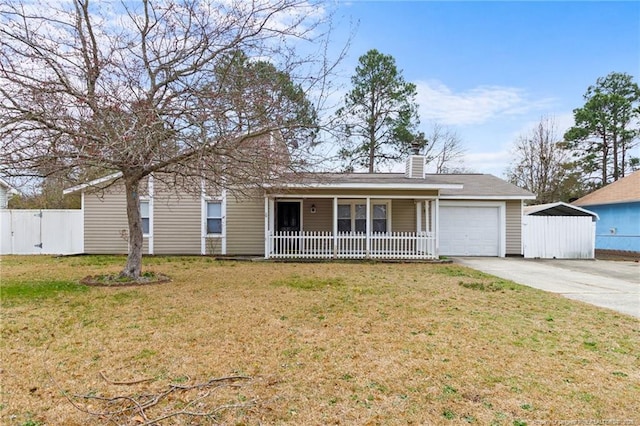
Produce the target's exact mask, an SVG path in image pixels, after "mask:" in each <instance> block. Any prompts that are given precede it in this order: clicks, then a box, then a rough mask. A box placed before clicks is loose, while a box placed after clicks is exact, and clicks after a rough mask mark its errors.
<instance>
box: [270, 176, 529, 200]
mask: <svg viewBox="0 0 640 426" xmlns="http://www.w3.org/2000/svg"><path fill="white" fill-rule="evenodd" d="M407 179H409V178H407ZM267 187H268V188H269V187H274V185H269V186H267ZM278 187H281V188H313V189H413V190H423V189H463V185H462V184H461V183H440V184H438V183H422V184H419V183H415V182H414V183H384V182H378V183H289V184H286V183H285V184H281V185H278ZM534 198H535V197H534Z"/></svg>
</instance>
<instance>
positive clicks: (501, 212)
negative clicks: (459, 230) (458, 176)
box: [436, 200, 507, 257]
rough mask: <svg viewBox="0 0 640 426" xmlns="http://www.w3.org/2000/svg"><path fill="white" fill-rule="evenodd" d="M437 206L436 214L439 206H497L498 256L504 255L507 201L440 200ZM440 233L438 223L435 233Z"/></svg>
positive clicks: (505, 248) (505, 247)
mask: <svg viewBox="0 0 640 426" xmlns="http://www.w3.org/2000/svg"><path fill="white" fill-rule="evenodd" d="M439 204H440V205H439V206H438V215H440V207H497V208H498V221H499V229H498V232H499V235H498V256H499V257H505V256H506V250H507V235H506V233H507V203H506V202H505V201H495V202H493V201H468V202H464V201H448V200H440V203H439ZM436 235H438V236H439V235H440V225H439V223H438V228H437V233H436Z"/></svg>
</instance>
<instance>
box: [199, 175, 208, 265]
mask: <svg viewBox="0 0 640 426" xmlns="http://www.w3.org/2000/svg"><path fill="white" fill-rule="evenodd" d="M200 254H202V255H206V254H207V196H206V194H205V191H204V186H202V190H201V191H200Z"/></svg>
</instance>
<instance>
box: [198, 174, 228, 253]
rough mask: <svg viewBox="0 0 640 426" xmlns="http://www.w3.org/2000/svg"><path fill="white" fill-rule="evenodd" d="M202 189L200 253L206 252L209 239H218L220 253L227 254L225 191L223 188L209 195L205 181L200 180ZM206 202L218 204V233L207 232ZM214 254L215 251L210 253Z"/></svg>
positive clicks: (207, 212)
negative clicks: (218, 192)
mask: <svg viewBox="0 0 640 426" xmlns="http://www.w3.org/2000/svg"><path fill="white" fill-rule="evenodd" d="M201 188H202V190H201V192H200V200H201V201H200V225H201V230H200V233H201V242H200V253H201V254H203V255H206V254H207V242H208V241H209V240H220V254H221V255H225V254H227V191H226V189H223V190H222V192H221V193H220V195H216V196H209V195H207V194H206V190H205V182H204V181H203V182H202V186H201ZM208 203H219V204H220V227H221V230H220V233H219V234H209V233H208V232H207V219H208V214H209V210H208V208H207V204H208ZM211 254H215V253H211Z"/></svg>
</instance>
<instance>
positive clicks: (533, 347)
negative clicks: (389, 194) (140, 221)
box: [0, 256, 640, 425]
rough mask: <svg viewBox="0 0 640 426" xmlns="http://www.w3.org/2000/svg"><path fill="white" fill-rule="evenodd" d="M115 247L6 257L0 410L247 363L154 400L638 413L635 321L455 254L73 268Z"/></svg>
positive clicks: (549, 414) (423, 417)
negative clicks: (139, 280) (102, 279)
mask: <svg viewBox="0 0 640 426" xmlns="http://www.w3.org/2000/svg"><path fill="white" fill-rule="evenodd" d="M122 262H123V258H117V257H115V258H110V257H98V256H87V257H71V258H49V257H10V256H5V257H2V259H1V268H2V269H1V270H0V274H1V275H0V277H1V282H2V285H1V290H2V318H1V319H2V330H1V331H2V341H1V347H0V353H1V366H0V383H1V384H2V390H1V398H0V404H1V405H0V417H1V420H2V424H6V425H26V424H47V425H58V424H65V425H85V424H114V423H110V422H109V418H108V417H107V416H102V417H98V416H92V415H90V414H87V413H86V412H83V411H81V410H79V409H78V408H74V406H73V405H71V404H70V403H69V401H68V399H67V398H66V397H65V395H64V393H66V394H67V395H68V396H69V399H71V400H73V401H75V402H76V404H78V407H80V408H81V409H82V410H87V411H94V412H98V411H105V410H107V409H111V408H113V406H114V405H112V406H108V405H106V404H104V403H102V402H100V401H98V400H96V399H86V398H80V397H71V396H72V395H81V396H82V395H83V396H101V397H114V396H124V395H127V396H134V397H136V398H140V397H141V395H145V394H146V395H149V394H157V393H160V392H162V391H163V390H165V389H167V387H168V386H169V385H170V384H171V383H180V384H182V385H189V384H195V383H201V382H206V381H207V380H209V379H211V378H215V377H221V376H229V375H247V376H250V377H251V379H250V380H247V381H242V382H236V383H235V384H236V385H237V386H238V387H231V386H229V387H222V388H218V389H215V390H211V392H210V394H209V396H207V397H206V398H204V397H205V396H206V395H205V394H204V391H201V392H200V393H198V392H197V391H196V392H191V393H189V392H184V393H175V394H172V395H170V396H169V397H168V398H167V399H166V400H163V401H162V402H161V403H159V404H158V406H156V407H155V409H154V411H153V412H152V413H151V414H153V415H158V416H159V415H161V414H163V413H167V412H170V411H172V410H173V411H175V410H178V409H180V408H183V407H185V405H186V404H188V402H189V401H191V400H193V399H195V398H198V397H203V399H202V401H200V402H199V403H198V404H199V405H194V406H197V407H198V408H200V409H203V410H204V409H210V408H213V407H217V406H221V405H225V404H232V405H238V404H240V405H244V404H247V406H246V407H244V408H233V409H228V410H223V411H221V412H220V413H218V414H217V415H216V416H212V417H210V418H199V419H196V420H193V422H194V424H214V423H222V424H304V425H326V424H347V425H351V424H357V425H364V424H371V425H373V424H383V425H396V424H397V425H405V424H461V423H476V424H481V425H489V424H496V425H517V424H525V422H526V423H528V424H542V423H540V422H537V421H543V420H544V421H550V420H554V421H560V420H563V421H583V422H595V421H596V420H601V421H604V420H606V421H613V420H617V421H620V422H621V423H620V424H636V423H637V422H640V414H639V413H640V401H639V398H638V395H640V352H639V350H638V348H640V330H639V328H640V326H639V325H638V321H637V320H636V319H633V318H631V317H628V316H625V315H622V314H617V313H614V312H611V311H608V310H604V309H600V308H596V307H592V306H589V305H586V304H581V303H579V302H575V301H570V300H567V299H564V298H561V297H559V296H556V295H552V294H547V293H544V292H541V291H538V290H534V289H530V288H526V287H521V286H518V285H515V284H513V283H510V282H505V281H501V280H499V279H497V278H495V277H491V276H488V275H484V274H481V273H478V272H475V271H473V270H471V269H467V268H463V267H459V266H454V265H433V264H366V263H316V264H296V263H262V262H260V263H251V262H247V263H241V262H218V261H213V260H212V259H208V258H186V257H185V258H183V257H174V258H150V259H145V264H146V265H147V268H148V269H151V270H153V271H157V272H160V273H165V274H168V275H170V276H171V278H172V279H173V281H172V282H170V283H167V284H162V285H155V286H148V287H145V286H142V287H136V288H122V289H117V288H95V287H92V288H88V289H86V290H84V291H78V287H76V286H75V285H74V284H73V283H70V281H75V280H78V279H80V278H82V277H84V276H87V275H91V274H103V273H109V272H116V271H118V268H119V266H120V265H121V263H122ZM52 283H53V284H52ZM47 286H58V287H59V288H60V290H59V291H56V292H48V293H47V292H40V293H38V292H35V293H29V292H27V291H26V290H25V291H23V290H22V289H23V288H28V289H33V288H46V287H47ZM101 372H102V374H101ZM107 379H108V380H107ZM141 379H151V380H147V381H143V382H140V383H135V384H118V385H117V384H113V383H110V381H121V382H128V381H132V382H133V381H137V380H141ZM250 402H253V404H252V405H249V404H248V403H250ZM139 421H141V418H139V417H135V416H130V417H129V421H128V422H127V423H124V424H138V422H139ZM190 421H192V420H191V419H188V418H187V417H173V418H170V419H168V420H166V421H165V422H163V423H162V424H167V425H168V424H192V423H189V422H190ZM623 422H627V423H623ZM547 424H548V423H547ZM576 424H579V423H576ZM586 424H595V423H586Z"/></svg>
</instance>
